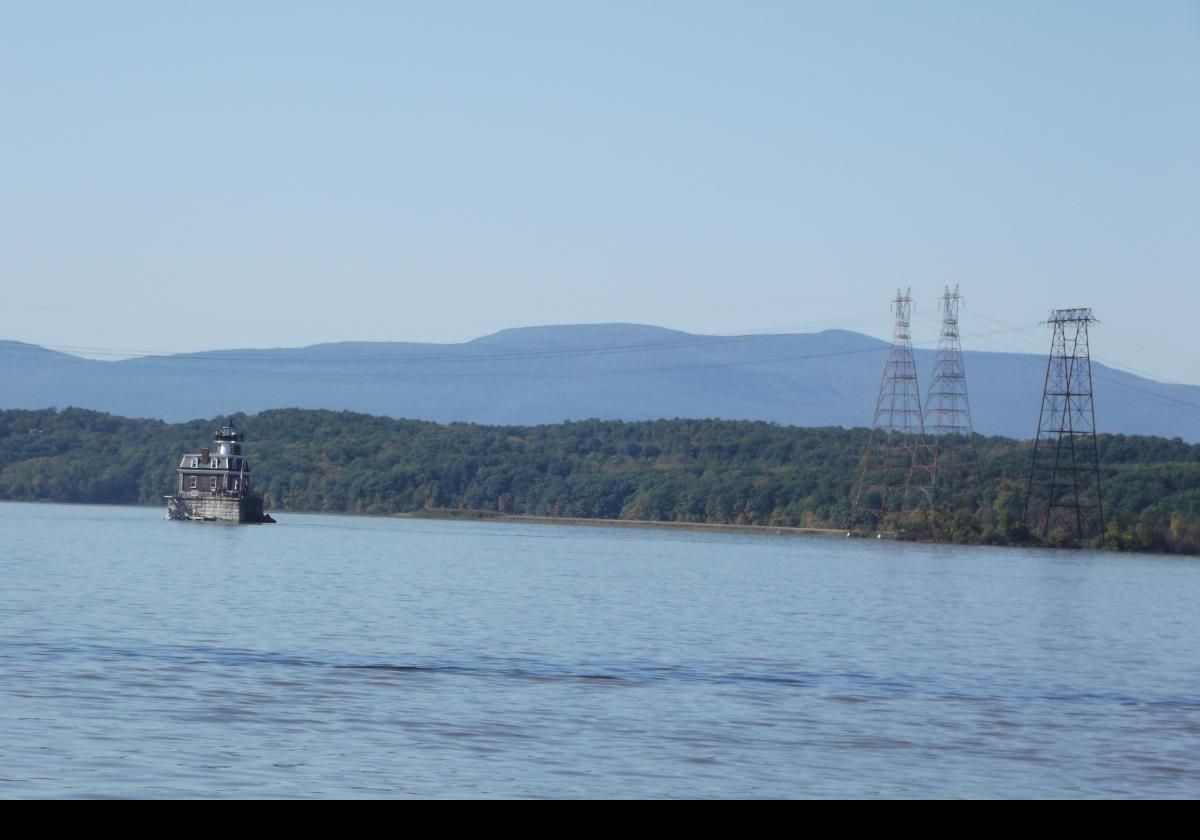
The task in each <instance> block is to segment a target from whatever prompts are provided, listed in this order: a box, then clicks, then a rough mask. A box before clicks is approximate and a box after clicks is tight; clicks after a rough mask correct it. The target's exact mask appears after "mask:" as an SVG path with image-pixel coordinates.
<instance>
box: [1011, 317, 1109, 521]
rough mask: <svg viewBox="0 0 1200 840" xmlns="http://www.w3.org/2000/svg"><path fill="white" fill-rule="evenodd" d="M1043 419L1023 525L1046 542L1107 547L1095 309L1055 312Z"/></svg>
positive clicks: (1050, 320)
mask: <svg viewBox="0 0 1200 840" xmlns="http://www.w3.org/2000/svg"><path fill="white" fill-rule="evenodd" d="M1046 323H1047V324H1049V326H1050V327H1051V329H1052V331H1053V337H1052V338H1051V340H1050V360H1049V362H1048V363H1047V365H1046V384H1045V387H1044V388H1043V389H1042V413H1041V416H1040V417H1039V418H1038V435H1037V440H1036V441H1035V443H1034V446H1033V464H1032V465H1031V466H1030V469H1029V486H1028V489H1027V490H1026V493H1025V522H1026V524H1027V525H1029V527H1030V528H1031V529H1033V531H1034V532H1035V533H1040V534H1041V536H1042V538H1043V539H1045V538H1048V537H1051V535H1055V539H1056V540H1059V541H1063V542H1067V543H1078V542H1079V541H1081V540H1084V539H1087V538H1088V537H1090V536H1099V538H1100V542H1101V544H1103V542H1104V499H1103V492H1102V489H1101V484H1100V449H1099V446H1098V444H1097V442H1096V406H1095V400H1094V399H1093V397H1092V360H1091V354H1090V351H1089V347H1088V325H1089V324H1094V323H1096V319H1095V318H1094V317H1092V310H1091V309H1056V310H1054V311H1053V312H1051V313H1050V319H1049V320H1048V321H1047V322H1046Z"/></svg>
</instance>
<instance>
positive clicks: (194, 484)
mask: <svg viewBox="0 0 1200 840" xmlns="http://www.w3.org/2000/svg"><path fill="white" fill-rule="evenodd" d="M191 489H192V490H195V489H196V476H192V487H191Z"/></svg>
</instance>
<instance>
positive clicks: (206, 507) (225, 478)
mask: <svg viewBox="0 0 1200 840" xmlns="http://www.w3.org/2000/svg"><path fill="white" fill-rule="evenodd" d="M244 440H245V436H244V435H243V434H242V433H241V432H240V431H238V429H237V426H235V425H234V422H233V420H232V418H231V419H230V420H229V421H228V422H227V423H225V424H224V425H223V426H221V427H220V428H219V429H217V431H216V432H215V433H214V434H213V444H212V446H211V447H209V448H205V449H201V450H200V451H199V452H188V453H185V454H184V455H183V456H182V457H181V458H180V460H179V466H178V467H177V468H176V470H175V472H176V473H177V474H178V476H179V482H178V486H177V487H176V488H175V494H174V495H171V496H167V497H166V498H167V519H183V520H192V521H202V522H274V520H273V519H271V517H269V516H266V515H264V514H263V500H262V497H261V496H258V495H257V494H256V493H255V492H254V486H253V482H252V480H251V477H250V461H249V459H248V458H246V455H245V453H244V452H243V451H242V450H243V443H244Z"/></svg>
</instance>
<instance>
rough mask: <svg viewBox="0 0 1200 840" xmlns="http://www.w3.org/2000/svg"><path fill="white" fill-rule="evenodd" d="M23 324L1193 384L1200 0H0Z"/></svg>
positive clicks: (5, 264)
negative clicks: (904, 359) (809, 336)
mask: <svg viewBox="0 0 1200 840" xmlns="http://www.w3.org/2000/svg"><path fill="white" fill-rule="evenodd" d="M0 114H2V118H3V131H0V270H2V272H3V275H2V276H3V293H4V294H3V303H0V338H11V339H18V340H23V341H29V342H34V343H38V344H43V345H49V346H55V347H60V348H93V349H94V350H99V351H102V352H103V351H156V352H176V351H186V350H196V349H206V348H217V347H229V346H277V345H287V346H291V345H303V344H311V343H316V342H321V341H336V340H347V339H370V340H418V341H460V340H465V339H470V338H474V337H477V336H480V335H483V334H486V333H489V332H493V331H495V330H498V329H501V328H504V327H509V326H520V325H533V324H551V323H579V322H599V321H634V322H641V323H652V324H660V325H663V326H668V327H674V328H678V329H683V330H688V331H693V332H711V333H740V332H774V331H811V330H816V329H822V328H826V327H845V328H848V329H856V330H859V331H863V332H867V333H870V334H873V335H878V336H881V337H887V336H888V335H889V334H890V331H891V324H890V320H889V319H890V314H889V311H888V303H889V300H890V298H891V297H892V296H893V295H894V293H895V290H896V288H897V287H908V286H911V287H912V290H913V295H914V297H915V299H916V302H917V316H916V322H915V324H914V338H915V339H916V341H917V342H918V343H920V344H928V343H932V342H934V341H935V340H936V335H937V320H938V313H937V302H936V298H937V296H938V294H940V292H941V290H942V288H943V286H944V285H946V284H952V285H953V284H955V283H960V284H961V285H962V290H963V293H964V295H965V297H966V302H967V307H966V310H965V311H964V313H963V334H964V343H965V345H966V346H967V347H968V348H977V349H1011V350H1032V351H1034V352H1045V350H1046V349H1047V348H1048V344H1049V336H1048V333H1047V332H1046V331H1045V328H1043V327H1040V326H1038V322H1039V321H1040V320H1042V319H1044V318H1045V316H1046V313H1047V311H1048V310H1049V309H1051V308H1053V307H1065V306H1081V305H1090V306H1092V307H1094V309H1095V312H1096V315H1097V316H1098V317H1099V318H1100V319H1101V321H1102V322H1103V323H1102V324H1101V325H1100V326H1098V327H1096V328H1095V330H1094V332H1093V351H1094V356H1095V357H1096V358H1099V359H1101V360H1103V361H1107V362H1109V363H1113V364H1117V365H1119V366H1121V367H1125V368H1127V369H1131V370H1134V371H1136V372H1141V373H1145V374H1149V375H1154V376H1156V377H1158V378H1164V379H1168V380H1173V381H1184V382H1192V383H1200V345H1198V344H1197V338H1196V333H1197V320H1198V316H1200V311H1198V310H1200V306H1198V303H1200V291H1198V289H1197V280H1198V279H1200V277H1198V274H1200V4H1198V3H1197V2H1195V1H1194V0H1142V1H1141V2H1137V1H1136V0H1130V2H1103V0H1086V2H1069V0H1054V2H1046V0H1039V2H1019V0H1003V1H1002V2H1000V1H998V2H962V0H952V1H948V2H919V0H912V2H841V0H839V2H812V3H809V2H779V3H775V2H750V3H745V2H726V3H710V2H696V1H695V0H688V2H652V1H651V0H639V2H630V3H623V2H612V1H611V0H608V1H607V2H597V3H582V2H565V1H564V2H545V3H526V2H486V3H462V2H438V3H428V4H421V5H417V4H408V3H399V2H381V3H368V2H353V3H332V2H328V3H301V2H294V0H293V1H292V2H287V3H260V2H255V3H203V4H186V5H184V4H175V3H161V2H154V3H149V2H148V3H124V2H115V1H114V2H103V3H85V2H78V3H60V2H32V0H31V2H20V3H17V2H0Z"/></svg>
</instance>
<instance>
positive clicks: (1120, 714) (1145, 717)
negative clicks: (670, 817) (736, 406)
mask: <svg viewBox="0 0 1200 840" xmlns="http://www.w3.org/2000/svg"><path fill="white" fill-rule="evenodd" d="M161 516H162V514H161V512H160V511H157V510H150V509H137V508H106V507H82V506H81V507H73V506H55V505H18V504H0V575H2V579H3V585H2V586H0V797H5V798H20V797H47V796H49V797H92V796H98V797H107V796H116V797H129V796H132V797H291V796H296V797H377V796H387V797H392V796H397V797H960V796H965V797H1026V796H1028V797H1196V796H1198V795H1200V648H1198V644H1197V643H1198V641H1200V561H1197V560H1196V559H1181V558H1171V557H1157V556H1134V555H1118V554H1108V553H1086V552H1052V551H1036V552H1032V551H1029V552H1027V551H1020V550H1001V549H966V548H954V547H945V546H919V545H903V544H897V543H893V542H878V541H871V540H845V539H826V538H797V537H776V536H763V535H743V534H724V533H719V534H714V533H698V532H675V531H670V532H668V531H658V530H641V529H636V530H635V529H624V528H601V527H597V528H591V527H569V526H554V525H520V524H516V525H514V524H500V523H459V522H435V521H417V520H392V519H382V518H380V519H372V518H357V517H333V516H299V515H290V514H279V515H278V518H279V520H280V524H278V525H272V526H258V527H251V526H242V527H238V526H222V525H212V524H207V525H205V524H193V523H178V522H166V521H163V520H162V518H161Z"/></svg>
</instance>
